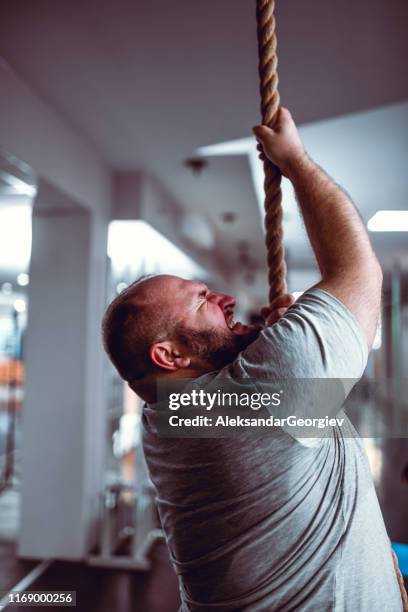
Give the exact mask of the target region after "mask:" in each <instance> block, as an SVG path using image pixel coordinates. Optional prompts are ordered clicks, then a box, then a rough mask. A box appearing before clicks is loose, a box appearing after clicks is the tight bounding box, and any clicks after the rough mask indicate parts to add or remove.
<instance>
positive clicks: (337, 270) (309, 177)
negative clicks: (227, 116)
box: [254, 108, 382, 349]
mask: <svg viewBox="0 0 408 612" xmlns="http://www.w3.org/2000/svg"><path fill="white" fill-rule="evenodd" d="M254 133H255V136H256V138H257V140H258V142H259V143H260V144H259V147H258V148H259V150H260V157H261V158H262V159H264V157H265V155H266V157H267V158H268V159H269V160H270V161H272V162H273V163H274V164H275V165H277V166H278V167H279V168H280V170H281V172H282V174H283V175H284V176H286V177H287V178H288V179H289V180H290V181H291V182H292V184H293V186H294V189H295V192H296V196H297V199H298V202H299V207H300V210H301V213H302V216H303V219H304V222H305V226H306V230H307V233H308V236H309V239H310V242H311V245H312V248H313V251H314V253H315V255H316V259H317V263H318V266H319V269H320V272H321V275H322V280H321V282H320V283H319V284H318V285H317V286H318V287H319V288H321V289H325V290H326V291H328V292H329V293H331V294H332V295H334V296H335V297H336V298H338V299H339V300H341V301H342V302H343V304H345V305H346V306H347V307H348V308H349V309H350V310H351V312H352V313H353V314H354V316H355V317H356V319H357V320H358V322H359V323H360V325H361V327H362V329H363V331H364V333H365V336H366V339H367V344H368V347H369V349H371V346H372V343H373V340H374V336H375V332H376V327H377V323H378V317H379V312H380V302H381V286H382V272H381V268H380V265H379V263H378V260H377V258H376V256H375V254H374V252H373V250H372V247H371V244H370V241H369V238H368V235H367V231H366V229H365V226H364V223H363V222H362V220H361V218H360V216H359V214H358V212H357V211H356V209H355V207H354V205H353V203H352V201H351V200H350V198H349V197H348V195H347V194H346V193H345V192H344V191H343V190H342V189H341V188H340V187H339V186H338V185H337V184H336V183H335V182H334V181H333V180H332V179H331V178H330V177H329V176H328V175H327V174H326V173H325V172H324V171H323V170H322V169H321V168H320V167H319V166H318V165H317V164H315V163H314V162H313V161H312V160H311V159H310V158H309V157H308V155H307V153H306V152H305V150H304V147H303V144H302V141H301V139H300V136H299V133H298V131H297V128H296V125H295V123H294V121H293V119H292V116H291V114H290V112H289V111H288V110H286V109H283V108H281V109H280V110H279V115H278V121H277V125H276V127H275V129H274V130H271V129H269V128H268V127H266V126H257V127H255V128H254ZM334 146H335V144H334Z"/></svg>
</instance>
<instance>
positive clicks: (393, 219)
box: [367, 210, 408, 232]
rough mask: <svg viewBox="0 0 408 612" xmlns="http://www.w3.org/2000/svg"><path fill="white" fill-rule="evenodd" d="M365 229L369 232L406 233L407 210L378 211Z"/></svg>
mask: <svg viewBox="0 0 408 612" xmlns="http://www.w3.org/2000/svg"><path fill="white" fill-rule="evenodd" d="M367 227H368V229H369V230H370V232H408V210H379V211H377V212H376V213H375V215H374V216H373V217H371V219H370V220H369V221H368V223H367Z"/></svg>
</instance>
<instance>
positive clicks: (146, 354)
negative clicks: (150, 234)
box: [103, 109, 402, 612]
mask: <svg viewBox="0 0 408 612" xmlns="http://www.w3.org/2000/svg"><path fill="white" fill-rule="evenodd" d="M254 132H255V135H256V137H257V139H258V143H259V144H258V148H259V151H260V157H261V159H263V160H265V159H266V158H268V159H269V160H270V161H271V162H272V163H274V164H275V165H276V166H278V167H279V168H280V170H281V172H282V174H283V175H285V176H286V177H287V178H288V179H289V180H290V181H291V182H292V184H293V186H294V189H295V192H296V195H297V199H298V202H299V207H300V211H301V214H302V216H303V219H304V223H305V226H306V229H307V233H308V236H309V239H310V242H311V245H312V248H313V250H314V253H315V255H316V259H317V263H318V266H319V269H320V273H321V281H320V282H319V283H318V284H317V285H315V286H314V287H312V288H310V289H309V290H308V291H306V292H305V293H304V294H303V295H302V296H301V297H300V299H299V300H298V301H297V302H295V303H294V302H293V299H292V298H291V297H290V296H284V297H282V298H280V299H279V300H277V301H276V302H275V303H274V304H271V305H270V306H269V307H268V308H267V309H264V311H263V313H262V314H263V315H264V317H265V319H266V320H265V326H263V327H262V328H258V327H253V326H249V325H244V324H242V323H239V322H236V321H235V320H234V307H235V300H234V298H232V297H230V296H229V295H227V294H224V293H217V292H214V291H211V290H210V289H209V288H208V287H207V286H206V285H205V284H204V283H202V282H198V281H190V280H184V279H182V278H178V277H175V276H167V275H161V276H155V277H151V278H147V279H143V280H141V281H138V282H136V283H134V284H133V285H131V286H130V287H129V288H128V289H127V290H125V291H124V292H123V293H121V294H120V295H119V296H118V297H117V298H116V299H115V300H114V301H113V302H112V304H111V305H110V306H109V308H108V310H107V313H106V315H105V318H104V323H103V334H104V342H105V348H106V351H107V353H108V355H109V356H110V358H111V360H112V362H113V364H114V365H115V366H116V368H117V370H118V372H119V374H120V375H121V376H122V378H123V379H124V380H126V381H127V382H128V383H129V385H130V386H131V388H132V389H133V390H134V391H135V392H136V393H137V394H138V395H139V396H141V397H142V398H143V399H144V400H145V402H146V404H145V407H144V414H143V426H144V434H143V438H144V451H145V456H146V461H147V465H148V468H149V472H150V476H151V479H152V482H153V484H154V486H155V488H156V492H157V503H158V509H159V514H160V518H161V522H162V526H163V530H164V532H165V535H166V541H167V545H168V548H169V552H170V556H171V560H172V563H173V566H174V568H175V570H176V573H177V575H178V579H179V585H180V595H181V601H182V604H181V610H182V611H183V612H184V611H187V610H189V611H195V612H202V611H203V612H204V611H205V610H211V611H214V612H215V611H227V610H236V611H243V610H244V611H248V612H258V611H268V612H271V611H274V610H280V611H287V612H289V611H293V610H301V611H302V612H307V611H311V612H317V611H319V612H324V611H327V612H329V611H330V612H333V611H336V612H343V611H347V612H356V611H360V612H373V611H378V612H383V611H384V610H387V611H395V612H397V611H400V610H401V609H402V603H401V595H400V590H399V586H398V582H397V579H396V575H395V571H394V567H393V561H392V557H391V549H390V543H389V539H388V537H387V533H386V529H385V526H384V522H383V518H382V515H381V511H380V508H379V505H378V501H377V497H376V494H375V491H374V486H373V482H372V479H371V476H370V472H369V467H368V462H367V458H366V455H365V452H364V449H363V446H362V444H361V441H360V440H359V438H358V436H357V435H356V433H355V430H354V429H353V427H352V425H351V424H350V422H349V421H348V419H347V417H346V416H345V415H343V416H344V423H343V426H342V427H340V426H334V427H331V429H330V435H326V436H321V437H317V438H315V439H313V440H312V441H311V440H310V439H302V437H296V436H294V435H293V434H291V433H290V431H289V430H288V429H284V428H279V427H277V428H275V429H274V433H273V435H271V436H262V437H257V438H256V437H251V436H250V435H247V434H246V433H243V434H242V435H241V436H234V437H221V438H217V439H211V438H208V437H202V438H201V437H199V438H197V437H195V438H183V439H176V438H174V437H173V438H169V437H163V436H161V435H160V432H159V430H158V427H157V417H158V413H159V410H158V404H157V391H156V390H157V383H158V381H160V380H163V379H170V380H172V379H182V380H186V379H190V380H192V381H193V380H194V382H197V383H198V384H200V385H201V386H202V387H204V388H205V386H206V385H207V384H208V381H211V384H212V386H213V387H214V384H216V383H217V382H220V384H221V383H222V381H223V380H226V379H228V380H246V379H248V380H250V379H251V380H253V379H256V380H271V381H273V380H280V379H293V380H299V379H309V380H310V379H316V381H317V380H318V379H348V380H350V379H352V380H353V381H356V380H358V379H359V378H360V377H361V376H362V373H363V371H364V368H365V365H366V362H367V356H368V352H369V351H370V350H371V347H372V344H373V339H374V335H375V332H376V327H377V323H378V318H379V312H380V300H381V285H382V273H381V269H380V266H379V264H378V261H377V259H376V256H375V255H374V253H373V250H372V248H371V245H370V241H369V239H368V236H367V232H366V229H365V227H364V224H363V223H362V221H361V219H360V217H359V215H358V213H357V211H356V210H355V208H354V206H353V204H352V202H351V201H350V199H349V197H348V196H347V195H346V194H345V193H344V191H342V189H341V188H340V187H339V186H338V185H336V184H335V183H334V182H333V181H332V180H331V178H329V177H328V176H327V174H326V173H325V172H324V171H323V170H322V169H321V168H320V167H318V166H317V165H316V164H315V163H314V162H313V161H312V160H311V159H310V158H309V157H308V155H307V154H306V152H305V150H304V147H303V144H302V142H301V139H300V137H299V134H298V131H297V128H296V125H295V123H294V121H293V119H292V117H291V115H290V113H289V111H287V110H286V109H280V111H279V115H278V122H277V125H276V127H275V129H274V130H271V129H269V128H267V127H265V126H258V127H256V128H254ZM306 401H307V398H305V402H306ZM327 403H328V405H327V414H330V410H331V407H330V405H329V404H330V398H329V400H328V402H327ZM287 411H288V414H291V407H290V406H287ZM311 442H312V443H311Z"/></svg>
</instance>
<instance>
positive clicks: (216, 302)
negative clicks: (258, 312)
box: [147, 275, 260, 369]
mask: <svg viewBox="0 0 408 612" xmlns="http://www.w3.org/2000/svg"><path fill="white" fill-rule="evenodd" d="M147 282H148V283H149V284H150V283H151V291H152V295H151V297H153V299H154V300H155V303H156V304H160V307H161V308H165V309H166V310H167V312H168V313H169V314H170V316H171V318H172V319H173V320H174V321H177V324H176V330H175V331H176V337H177V339H178V340H179V341H180V342H182V343H183V344H184V345H186V346H187V347H188V348H190V349H191V352H192V354H193V356H195V357H197V358H199V359H200V360H201V362H203V363H206V364H208V367H209V368H210V369H211V368H218V367H222V366H224V365H226V364H227V363H229V362H230V361H232V360H233V359H234V358H235V357H236V356H237V355H238V353H239V352H240V351H241V350H242V349H244V348H245V347H246V346H248V345H249V344H250V343H251V342H253V341H254V340H255V338H256V337H257V336H258V334H259V331H260V328H259V327H255V326H252V325H244V324H243V323H240V322H237V321H235V319H234V307H235V299H234V298H233V297H231V296H230V295H227V294H225V293H217V292H214V291H211V290H210V289H209V288H208V287H207V286H206V285H205V284H204V283H202V282H200V281H192V280H185V279H182V278H179V277H177V276H167V275H162V276H157V277H154V278H153V279H150V281H149V280H148V281H147ZM155 296H156V297H155ZM159 312H160V310H159Z"/></svg>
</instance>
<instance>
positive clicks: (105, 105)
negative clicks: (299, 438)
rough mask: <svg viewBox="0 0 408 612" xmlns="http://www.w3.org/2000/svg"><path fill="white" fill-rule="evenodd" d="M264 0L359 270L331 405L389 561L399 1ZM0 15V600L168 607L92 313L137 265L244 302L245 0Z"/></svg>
mask: <svg viewBox="0 0 408 612" xmlns="http://www.w3.org/2000/svg"><path fill="white" fill-rule="evenodd" d="M276 4H277V6H276V8H275V15H276V31H277V40H278V57H279V68H278V69H279V92H280V100H281V103H282V104H283V105H284V106H285V107H287V108H289V109H290V110H291V112H292V114H293V117H294V118H295V120H296V123H297V125H298V126H299V131H300V134H301V137H302V140H303V142H304V143H305V147H306V149H307V151H308V152H309V154H310V156H311V157H312V159H314V160H315V161H316V162H317V163H318V164H319V165H321V166H323V167H324V168H325V170H326V171H327V172H328V174H329V175H330V176H332V177H334V179H335V181H336V182H337V183H339V184H340V185H341V186H342V187H343V188H344V189H345V190H346V191H347V192H348V193H349V194H350V196H351V197H352V199H353V201H354V203H355V205H356V207H357V209H358V211H359V213H360V215H361V218H362V220H363V221H364V224H365V226H366V228H367V231H368V233H369V236H370V240H371V243H372V245H373V248H374V250H375V253H376V255H377V257H378V259H379V261H380V264H381V267H382V271H383V293H382V311H381V321H380V325H379V326H378V330H377V335H376V338H375V341H374V345H373V350H372V351H371V353H370V356H369V359H368V364H367V367H366V369H365V372H364V374H363V377H362V379H361V380H360V381H359V383H358V384H357V385H356V387H355V389H354V390H353V397H352V406H351V411H352V421H353V424H354V426H355V427H356V428H357V430H358V432H359V434H360V435H361V437H362V440H363V443H364V446H365V449H366V453H367V456H368V460H369V464H370V469H371V474H372V478H373V481H374V484H375V487H376V491H377V495H378V499H379V502H380V506H381V510H382V513H383V517H384V522H385V525H386V529H387V531H388V534H389V537H390V539H391V542H392V546H393V548H394V551H395V553H396V555H397V557H398V561H399V567H400V570H401V572H402V574H403V575H404V576H408V441H407V438H408V404H407V401H408V400H407V398H408V393H407V391H408V273H407V270H408V239H407V236H408V234H407V232H408V206H407V193H408V173H407V167H408V82H407V79H406V77H404V74H405V75H406V72H407V67H406V58H407V57H408V39H407V36H406V32H407V26H408V5H407V3H406V2H404V0H391V1H390V2H372V1H371V0H358V1H357V2H356V1H353V2H352V1H351V0H346V1H343V2H326V1H324V0H310V1H309V2H307V3H306V2H302V1H301V0H290V1H287V2H283V1H282V0H280V1H278V2H277V3H276ZM0 14H1V19H0V56H1V62H0V91H1V93H0V591H1V597H2V599H1V602H0V608H2V609H13V607H16V606H15V605H14V606H10V607H9V600H8V599H7V596H8V593H10V592H21V593H23V592H24V591H64V592H66V591H70V592H71V591H75V592H76V607H77V609H78V610H81V611H82V610H83V611H85V610H86V611H92V612H102V611H103V612H105V611H106V612H108V611H109V612H111V611H120V612H128V611H129V612H130V611H136V610H137V611H140V612H176V611H177V610H178V609H179V606H180V599H179V587H178V583H177V578H176V575H175V573H174V571H173V569H172V566H171V563H170V559H169V555H168V552H167V548H166V542H165V538H164V534H163V530H162V528H161V524H160V519H159V516H158V513H157V508H156V503H155V493H154V488H153V486H152V483H151V481H150V478H149V475H148V471H147V467H146V463H145V459H144V455H143V449H142V444H141V436H142V434H141V430H142V409H143V401H142V400H141V398H140V397H138V396H137V395H136V394H135V393H133V391H131V390H130V388H129V386H128V385H127V384H126V383H124V382H123V380H121V378H120V377H119V376H118V374H117V372H116V371H115V369H114V368H113V366H112V364H111V363H110V362H109V360H108V359H107V357H106V355H105V353H104V350H103V346H102V341H101V319H102V315H103V312H104V311H105V308H106V306H107V305H108V303H109V302H110V301H111V300H112V299H113V298H114V297H115V296H116V295H118V294H120V292H122V291H123V290H124V289H126V287H128V285H129V284H131V283H132V282H133V281H134V280H135V279H136V278H138V277H140V276H141V275H146V274H175V275H178V276H181V277H183V278H186V279H200V280H201V281H203V282H204V283H206V284H207V285H210V286H211V287H212V288H214V290H215V291H222V290H225V289H227V292H228V293H230V294H232V295H234V296H236V298H237V307H236V308H237V312H238V314H239V317H240V318H241V319H242V320H246V321H251V320H255V319H256V316H257V313H258V311H259V309H260V307H261V306H263V305H264V304H265V303H266V301H267V295H268V283H267V277H268V271H267V264H266V249H265V237H264V233H265V232H264V183H263V181H264V174H263V172H264V170H263V165H262V163H261V162H260V161H259V160H258V151H257V149H256V144H257V143H256V140H255V138H254V136H253V134H252V131H251V129H252V127H253V126H254V125H256V124H259V123H260V121H261V117H260V99H259V75H258V47H257V37H256V15H255V2H250V1H248V2H243V1H241V2H236V0H220V1H219V2H217V3H214V2H187V0H174V1H173V2H164V1H162V2H153V3H148V2H134V1H130V0H117V1H115V2H113V0H99V1H98V2H96V1H93V0H92V1H89V2H86V3H83V2H79V1H78V0H72V1H69V2H68V1H61V2H58V3H56V2H51V1H50V0H37V1H36V2H11V1H9V0H4V1H3V2H2V5H1V8H0ZM282 200H283V221H282V225H283V235H284V246H285V259H286V265H287V286H288V291H289V292H291V293H292V294H293V295H294V296H295V297H296V298H297V297H299V296H301V295H302V293H303V292H304V291H305V290H307V289H308V288H309V287H311V286H312V285H314V284H315V283H316V282H318V280H319V274H318V269H317V265H316V261H315V257H314V255H313V252H312V250H311V247H310V245H309V243H308V240H307V235H306V232H305V228H304V225H303V221H302V219H301V216H300V214H299V211H298V206H297V203H296V198H295V195H294V192H293V189H292V187H291V185H290V183H289V181H288V180H286V179H283V181H282ZM344 257H347V253H346V252H345V253H344ZM361 563H362V564H364V559H361ZM407 580H408V578H405V581H407ZM17 607H18V606H17ZM37 607H38V606H37ZM37 607H35V608H34V607H33V609H37ZM27 608H28V609H30V608H29V606H27V605H25V606H24V607H21V609H24V610H25V609H27Z"/></svg>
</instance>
